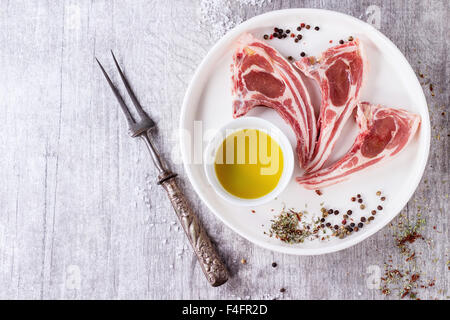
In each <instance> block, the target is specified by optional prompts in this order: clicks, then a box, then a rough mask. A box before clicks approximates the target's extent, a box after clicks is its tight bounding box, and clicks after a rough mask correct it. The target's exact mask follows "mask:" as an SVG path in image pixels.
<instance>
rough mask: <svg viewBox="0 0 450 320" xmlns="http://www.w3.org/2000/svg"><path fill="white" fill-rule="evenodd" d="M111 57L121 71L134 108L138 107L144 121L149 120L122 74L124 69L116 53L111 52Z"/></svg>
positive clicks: (121, 76)
mask: <svg viewBox="0 0 450 320" xmlns="http://www.w3.org/2000/svg"><path fill="white" fill-rule="evenodd" d="M111 55H112V57H113V59H114V63H115V64H116V67H117V70H119V74H120V78H122V81H123V84H124V85H125V88H126V89H127V92H128V94H129V95H130V98H131V101H133V104H134V106H135V107H136V110H137V112H138V114H139V116H140V117H141V118H142V119H149V117H148V115H147V114H146V113H145V111H144V110H143V109H142V106H141V104H140V103H139V101H138V99H137V98H136V96H135V95H134V92H133V90H132V89H131V86H130V84H129V83H128V80H127V78H126V77H125V75H124V74H123V72H122V69H121V68H120V66H119V63H118V62H117V60H116V56H115V55H114V52H113V51H112V50H111Z"/></svg>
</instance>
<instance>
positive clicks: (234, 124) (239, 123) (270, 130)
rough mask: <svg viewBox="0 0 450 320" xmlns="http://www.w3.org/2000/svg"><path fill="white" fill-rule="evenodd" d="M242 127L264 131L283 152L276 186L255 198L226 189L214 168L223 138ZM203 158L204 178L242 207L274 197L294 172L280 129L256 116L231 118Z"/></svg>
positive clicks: (219, 131) (218, 192) (290, 149)
mask: <svg viewBox="0 0 450 320" xmlns="http://www.w3.org/2000/svg"><path fill="white" fill-rule="evenodd" d="M243 129H257V130H260V131H263V132H265V133H266V134H268V135H269V136H270V137H271V138H272V139H273V140H275V141H276V142H277V143H278V144H279V146H280V148H281V151H282V152H283V172H282V173H281V177H280V180H279V181H278V184H277V186H276V187H275V189H273V190H272V191H271V192H270V193H268V194H266V195H265V196H262V197H260V198H256V199H243V198H239V197H236V196H234V195H232V194H231V193H229V192H228V191H226V190H225V189H224V187H223V186H222V184H221V183H220V182H219V180H218V178H217V175H216V171H215V168H214V162H215V158H216V154H217V150H218V149H219V147H220V146H221V145H222V143H223V141H224V140H225V138H226V137H227V136H228V135H230V134H232V133H233V132H236V131H239V130H243ZM204 160H205V161H204V169H205V173H206V178H207V179H208V182H209V183H210V184H211V186H212V187H213V189H214V191H215V192H216V193H217V194H218V195H219V196H220V197H221V198H223V199H224V200H226V201H228V202H230V203H232V204H234V205H237V206H244V207H249V206H258V205H262V204H265V203H267V202H269V201H271V200H273V199H274V198H276V197H277V196H278V195H279V194H280V193H281V192H282V191H283V190H284V189H285V188H286V187H287V185H288V184H289V182H290V180H291V177H292V174H293V172H294V153H293V151H292V146H291V144H290V142H289V140H288V138H287V137H286V136H285V134H284V133H283V132H282V131H281V130H280V129H278V128H277V127H276V126H275V125H273V124H272V123H270V122H269V121H267V120H264V119H261V118H256V117H243V118H239V119H236V120H232V121H230V122H228V123H227V124H226V125H224V126H223V127H221V128H220V129H219V130H218V132H217V134H216V135H215V136H214V138H213V139H212V140H211V141H210V142H209V144H208V146H207V147H206V151H205V157H204Z"/></svg>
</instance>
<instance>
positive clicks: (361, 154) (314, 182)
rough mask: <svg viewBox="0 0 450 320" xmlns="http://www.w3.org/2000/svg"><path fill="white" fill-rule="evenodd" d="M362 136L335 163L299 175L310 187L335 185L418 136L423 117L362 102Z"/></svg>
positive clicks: (360, 117) (381, 160)
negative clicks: (417, 132) (416, 133)
mask: <svg viewBox="0 0 450 320" xmlns="http://www.w3.org/2000/svg"><path fill="white" fill-rule="evenodd" d="M356 120H357V122H358V125H359V131H360V132H359V135H358V136H357V137H356V140H355V142H354V144H353V146H352V148H351V149H350V151H349V152H348V153H347V154H346V155H345V156H344V157H343V158H342V159H340V160H339V161H337V162H336V163H335V164H333V165H332V166H330V167H328V168H325V169H322V170H319V171H316V172H313V173H311V174H308V175H306V176H303V177H299V178H297V182H299V183H300V184H301V185H303V186H304V187H305V188H306V189H311V190H314V189H320V188H323V187H326V186H330V185H333V184H335V183H338V182H340V181H343V180H345V179H348V178H349V177H350V176H351V175H352V174H355V173H357V172H358V171H361V170H363V169H365V168H367V167H369V166H372V165H374V164H376V163H377V164H380V163H382V162H385V161H387V160H389V159H391V158H392V157H393V156H395V155H397V154H398V153H399V152H400V151H402V150H403V149H404V148H405V147H406V145H407V144H408V143H409V141H411V139H412V138H413V137H414V134H415V132H416V131H417V128H418V127H419V124H420V116H419V115H417V114H414V113H411V112H408V111H405V110H401V109H391V108H386V107H383V106H379V105H371V104H369V103H367V102H361V103H359V104H358V109H357V119H356Z"/></svg>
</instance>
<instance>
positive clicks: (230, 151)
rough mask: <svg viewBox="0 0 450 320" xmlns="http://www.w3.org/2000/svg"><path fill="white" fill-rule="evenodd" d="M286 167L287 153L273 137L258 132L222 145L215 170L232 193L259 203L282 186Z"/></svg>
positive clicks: (243, 134)
mask: <svg viewBox="0 0 450 320" xmlns="http://www.w3.org/2000/svg"><path fill="white" fill-rule="evenodd" d="M283 164H284V159H283V151H282V149H281V148H280V146H279V144H278V143H277V142H276V141H275V140H274V139H272V137H271V136H270V135H268V134H267V133H265V132H263V131H261V130H258V129H242V130H239V131H236V132H234V133H232V134H230V135H228V136H227V137H226V138H225V140H224V141H223V142H222V144H221V145H220V147H219V149H218V150H217V153H216V157H215V161H214V169H215V173H216V176H217V179H218V180H219V182H220V184H221V185H222V187H223V188H224V189H225V190H226V191H227V192H228V193H230V194H232V195H233V196H235V197H238V198H242V199H257V198H261V197H263V196H265V195H267V194H269V193H270V192H271V191H273V190H274V189H275V187H276V186H277V185H278V183H279V181H280V178H281V176H282V173H283Z"/></svg>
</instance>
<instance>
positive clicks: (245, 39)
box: [231, 34, 317, 167]
mask: <svg viewBox="0 0 450 320" xmlns="http://www.w3.org/2000/svg"><path fill="white" fill-rule="evenodd" d="M237 45H238V48H237V49H236V52H235V54H234V57H233V64H232V65H231V71H232V74H233V76H232V82H233V84H232V94H233V117H235V118H238V117H240V116H243V115H245V114H246V113H247V112H248V111H250V110H251V109H252V108H253V107H255V106H264V107H269V108H272V109H274V110H276V111H277V112H278V114H279V115H280V116H281V117H282V118H283V119H284V120H285V121H286V122H287V123H288V124H289V125H290V126H291V127H292V129H293V130H294V133H295V135H296V139H297V154H298V159H299V162H300V166H301V167H304V166H305V165H306V164H307V163H308V161H309V159H310V157H311V156H312V153H313V150H314V145H315V142H316V135H317V127H316V120H315V116H314V109H313V107H312V105H311V101H310V97H309V94H308V91H307V90H306V88H305V85H304V83H303V81H302V79H301V77H300V75H299V74H298V72H297V70H295V68H294V67H293V66H292V65H291V64H290V63H289V62H288V61H287V60H286V59H285V58H283V56H282V55H281V54H280V53H279V52H277V51H276V50H275V49H274V48H272V47H270V46H269V45H267V44H266V43H264V42H263V41H260V40H258V39H256V38H254V37H253V36H252V35H250V34H244V35H243V36H241V37H240V38H239V40H238V41H237Z"/></svg>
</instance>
